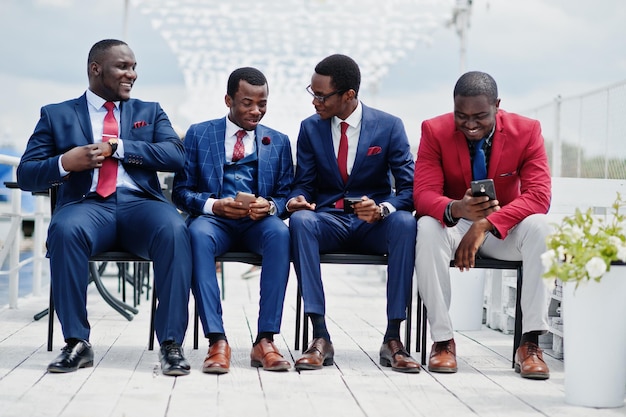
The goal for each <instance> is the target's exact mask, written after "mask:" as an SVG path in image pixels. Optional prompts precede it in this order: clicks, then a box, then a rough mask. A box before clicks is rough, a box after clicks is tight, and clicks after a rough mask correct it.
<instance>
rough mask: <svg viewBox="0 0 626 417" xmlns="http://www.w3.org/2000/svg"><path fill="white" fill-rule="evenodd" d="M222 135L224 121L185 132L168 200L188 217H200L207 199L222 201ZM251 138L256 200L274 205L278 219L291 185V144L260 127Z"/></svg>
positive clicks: (270, 130) (191, 128) (190, 128)
mask: <svg viewBox="0 0 626 417" xmlns="http://www.w3.org/2000/svg"><path fill="white" fill-rule="evenodd" d="M225 134H226V118H225V117H224V118H222V119H215V120H209V121H206V122H202V123H198V124H194V125H191V126H190V127H189V130H187V134H186V135H185V141H184V144H185V167H184V169H183V170H182V171H179V172H177V173H176V176H175V178H174V189H173V192H172V200H173V201H174V203H175V204H176V206H177V207H178V208H179V209H181V210H183V211H185V212H187V213H189V214H190V215H192V216H199V215H202V214H203V212H202V209H203V207H204V204H205V202H206V201H207V199H209V198H221V197H222V187H223V181H224V165H225V164H226V153H225V150H224V139H225ZM255 135H256V148H257V152H258V175H257V178H258V184H257V189H258V192H259V196H261V197H264V198H266V199H268V200H272V201H274V203H275V204H276V209H277V215H279V216H281V215H283V214H285V211H286V209H285V205H286V204H287V197H288V195H289V192H290V190H291V183H292V181H293V170H294V169H293V157H292V154H291V143H290V142H289V137H287V135H285V134H283V133H280V132H278V131H276V130H274V129H270V128H269V127H267V126H263V125H258V126H257V128H256V130H255ZM264 139H265V140H264ZM264 142H265V143H264ZM268 142H269V143H268Z"/></svg>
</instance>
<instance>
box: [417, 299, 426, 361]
mask: <svg viewBox="0 0 626 417" xmlns="http://www.w3.org/2000/svg"><path fill="white" fill-rule="evenodd" d="M416 308H417V323H416V326H415V328H416V329H417V332H416V340H415V347H416V350H417V351H418V352H420V354H421V360H422V362H421V364H422V365H424V366H425V365H426V331H427V330H428V329H427V326H428V318H427V317H426V306H425V305H424V303H422V297H421V296H420V295H419V293H418V294H417V306H416Z"/></svg>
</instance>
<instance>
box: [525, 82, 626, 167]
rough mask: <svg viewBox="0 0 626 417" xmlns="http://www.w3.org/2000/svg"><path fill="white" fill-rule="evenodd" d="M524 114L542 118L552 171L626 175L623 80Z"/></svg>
mask: <svg viewBox="0 0 626 417" xmlns="http://www.w3.org/2000/svg"><path fill="white" fill-rule="evenodd" d="M522 114H524V115H526V116H529V117H532V118H535V119H538V120H539V121H540V122H541V127H542V130H543V136H544V138H545V140H546V147H547V149H548V154H549V157H550V161H551V170H552V176H554V177H576V178H613V179H626V145H624V143H626V81H622V82H620V83H617V84H613V85H609V86H607V87H604V88H601V89H598V90H594V91H590V92H587V93H584V94H580V95H577V96H572V97H566V98H562V97H561V96H558V97H557V98H555V99H554V101H553V102H551V103H547V104H544V105H542V106H539V107H535V108H534V109H530V110H528V111H525V112H522Z"/></svg>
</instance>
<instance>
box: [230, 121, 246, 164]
mask: <svg viewBox="0 0 626 417" xmlns="http://www.w3.org/2000/svg"><path fill="white" fill-rule="evenodd" d="M236 135H237V143H235V147H234V148H233V159H232V161H233V162H237V161H239V160H240V159H243V157H244V152H245V150H246V148H245V147H244V146H243V137H244V136H246V131H245V130H243V129H241V130H240V131H238V132H237V133H236Z"/></svg>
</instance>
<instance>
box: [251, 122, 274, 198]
mask: <svg viewBox="0 0 626 417" xmlns="http://www.w3.org/2000/svg"><path fill="white" fill-rule="evenodd" d="M254 135H255V142H256V149H257V164H258V170H257V188H258V193H259V195H268V194H269V193H268V192H267V191H268V190H266V189H265V185H266V184H267V182H266V181H265V173H266V172H272V167H270V156H271V147H272V146H273V145H272V141H271V138H270V143H268V144H267V145H263V137H264V136H266V135H267V133H266V130H265V129H264V128H263V126H258V127H257V128H256V130H255V132H254ZM267 136H268V137H269V135H267Z"/></svg>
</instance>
